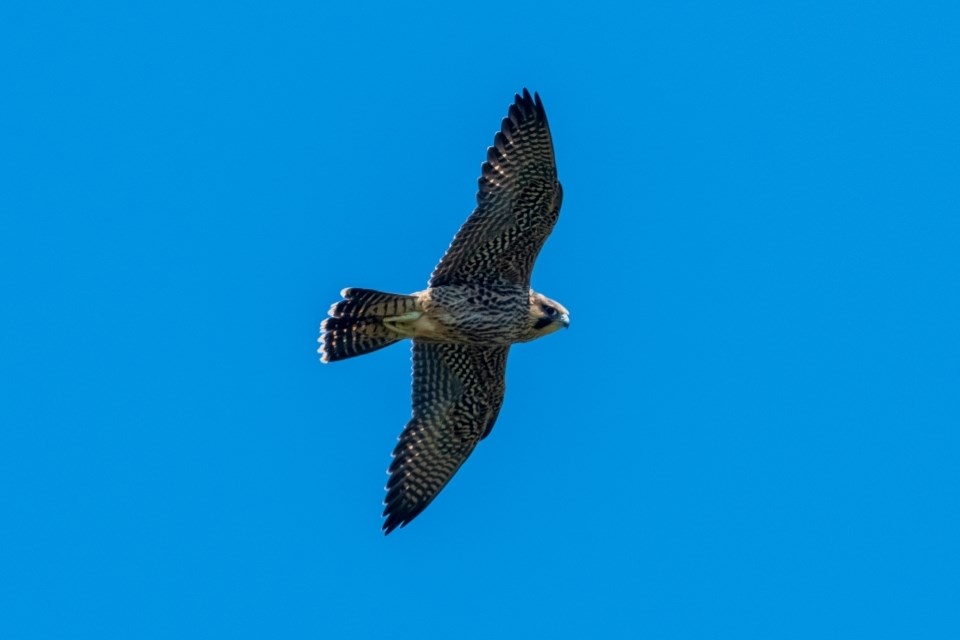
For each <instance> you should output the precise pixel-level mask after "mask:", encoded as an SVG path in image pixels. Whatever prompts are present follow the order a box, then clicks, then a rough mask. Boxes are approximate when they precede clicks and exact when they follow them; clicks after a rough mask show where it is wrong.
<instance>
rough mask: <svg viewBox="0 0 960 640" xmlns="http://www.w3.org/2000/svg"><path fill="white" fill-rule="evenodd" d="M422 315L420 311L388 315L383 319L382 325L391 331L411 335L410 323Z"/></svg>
mask: <svg viewBox="0 0 960 640" xmlns="http://www.w3.org/2000/svg"><path fill="white" fill-rule="evenodd" d="M422 315H423V312H422V311H411V312H409V313H404V314H401V315H399V316H390V317H387V318H384V319H383V326H385V327H387V328H388V329H390V330H391V331H396V332H397V333H399V334H400V335H403V336H412V335H413V333H414V331H413V327H412V326H411V325H412V324H413V323H414V322H416V321H417V320H419V319H420V316H422Z"/></svg>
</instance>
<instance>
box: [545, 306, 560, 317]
mask: <svg viewBox="0 0 960 640" xmlns="http://www.w3.org/2000/svg"><path fill="white" fill-rule="evenodd" d="M543 312H544V313H545V314H546V315H548V316H550V317H551V318H552V317H553V316H555V315H557V310H556V309H554V308H553V307H550V306H547V305H543Z"/></svg>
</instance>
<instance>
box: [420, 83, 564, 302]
mask: <svg viewBox="0 0 960 640" xmlns="http://www.w3.org/2000/svg"><path fill="white" fill-rule="evenodd" d="M478 182H479V190H478V192H477V208H476V209H475V210H474V211H473V213H472V214H471V215H470V217H469V218H468V219H467V221H466V222H465V223H464V224H463V226H462V227H461V228H460V231H458V232H457V235H456V237H455V238H454V239H453V242H452V243H451V244H450V247H449V248H448V249H447V252H446V254H444V256H443V258H442V259H441V260H440V263H439V264H438V265H437V267H436V269H434V271H433V274H432V276H431V278H430V286H431V287H439V286H444V285H450V284H467V283H506V284H517V285H522V286H524V287H529V286H530V276H531V273H532V272H533V263H534V262H535V261H536V259H537V255H538V254H539V253H540V249H541V248H542V247H543V244H544V242H546V239H547V236H549V235H550V232H551V231H552V230H553V227H554V225H555V224H556V222H557V218H558V216H559V214H560V204H561V201H562V199H563V190H562V188H561V186H560V183H559V182H558V181H557V167H556V162H555V161H554V156H553V140H552V139H551V137H550V127H549V125H548V124H547V114H546V112H545V111H544V109H543V103H542V102H541V101H540V96H539V95H537V94H534V95H533V97H531V96H530V92H529V91H527V90H526V89H524V90H523V95H517V96H516V97H515V99H514V103H513V104H512V105H510V109H509V111H508V112H507V117H506V118H504V119H503V122H502V123H501V125H500V131H498V132H497V134H496V135H495V136H494V138H493V146H491V147H490V148H489V149H487V160H486V162H484V163H483V166H482V167H481V172H480V179H479V181H478Z"/></svg>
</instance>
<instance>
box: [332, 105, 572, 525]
mask: <svg viewBox="0 0 960 640" xmlns="http://www.w3.org/2000/svg"><path fill="white" fill-rule="evenodd" d="M481 169H482V171H481V175H480V179H479V185H480V186H479V192H478V193H477V208H476V209H474V211H473V213H472V214H471V215H470V217H469V218H467V221H466V222H465V223H464V224H463V226H462V227H461V228H460V230H459V231H458V232H457V235H456V236H455V237H454V239H453V242H451V243H450V247H449V248H448V249H447V252H446V253H445V254H444V256H443V258H441V259H440V263H439V264H438V265H437V267H436V268H435V269H434V270H433V274H432V275H431V276H430V281H429V283H428V284H427V288H426V289H424V290H423V291H418V292H416V293H412V294H409V295H401V294H394V293H383V292H380V291H373V290H370V289H356V288H350V289H344V290H343V291H341V292H340V295H341V297H342V298H343V299H342V300H340V301H339V302H337V303H335V304H334V305H333V306H331V307H330V311H329V317H328V318H327V319H326V320H324V321H323V324H321V325H320V331H321V335H320V338H319V340H318V341H319V342H320V348H319V349H318V352H319V353H320V356H321V361H323V362H333V361H334V360H342V359H344V358H351V357H353V356H359V355H362V354H364V353H370V352H371V351H375V350H377V349H382V348H383V347H386V346H389V345H391V344H393V343H394V342H398V341H400V340H403V339H404V338H411V339H412V341H413V416H412V417H411V419H410V421H409V422H408V423H407V426H406V428H404V430H403V432H402V433H401V434H400V438H399V443H398V444H397V447H396V449H394V451H393V462H392V464H391V465H390V468H389V469H388V471H387V473H388V474H389V476H390V478H389V480H388V481H387V486H386V491H387V496H386V498H385V500H384V504H385V505H386V508H385V509H384V511H383V516H384V518H386V519H385V520H384V523H383V530H384V533H386V534H389V533H390V532H391V531H393V530H394V529H396V528H397V527H404V526H406V525H407V524H409V522H410V521H411V520H413V519H414V518H415V517H416V516H417V515H419V514H420V512H421V511H423V510H424V509H425V508H426V507H427V505H429V504H430V502H431V501H432V500H433V499H434V498H435V497H436V496H437V494H438V493H440V490H441V489H443V487H444V486H446V484H447V482H449V481H450V478H452V477H453V475H454V474H455V473H456V472H457V470H458V469H459V468H460V466H461V465H462V464H463V463H464V462H465V461H466V459H467V457H468V456H469V455H470V453H471V452H472V451H473V449H474V447H476V446H477V443H478V442H480V441H481V440H483V439H484V438H485V437H486V436H487V435H488V434H489V433H490V430H491V429H492V428H493V423H494V422H495V421H496V419H497V414H498V413H499V412H500V405H501V404H502V403H503V394H504V390H505V389H506V381H505V379H504V376H505V372H506V366H507V352H508V351H509V349H510V345H512V344H514V343H516V342H528V341H530V340H534V339H536V338H539V337H541V336H545V335H547V334H549V333H553V332H554V331H556V330H557V329H559V328H560V327H567V326H569V325H570V317H569V315H568V313H567V310H566V309H565V308H564V307H563V305H561V304H559V303H558V302H555V301H553V300H551V299H550V298H547V297H546V296H544V295H542V294H540V293H537V292H536V291H534V290H533V289H531V288H530V274H531V272H532V271H533V263H534V261H535V260H536V259H537V254H539V253H540V249H541V247H542V246H543V243H544V242H545V241H546V239H547V236H548V235H550V232H551V231H552V230H553V226H554V224H556V222H557V218H558V216H559V214H560V202H561V200H562V198H563V190H562V189H561V187H560V183H559V182H558V181H557V168H556V165H555V163H554V158H553V142H552V140H551V139H550V128H549V127H548V126H547V116H546V113H545V112H544V110H543V103H542V102H541V101H540V96H539V95H537V94H536V93H534V94H533V97H531V96H530V92H529V91H527V90H526V89H524V90H523V95H516V96H515V98H514V102H513V104H512V105H510V108H509V111H508V113H507V117H506V118H504V119H503V122H502V123H501V125H500V131H499V132H498V133H497V134H496V136H494V139H493V146H492V147H490V148H489V149H487V160H486V162H484V163H483V165H482V167H481Z"/></svg>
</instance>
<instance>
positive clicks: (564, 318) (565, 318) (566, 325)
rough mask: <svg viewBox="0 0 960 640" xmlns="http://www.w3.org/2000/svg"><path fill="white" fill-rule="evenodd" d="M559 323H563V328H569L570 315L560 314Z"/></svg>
mask: <svg viewBox="0 0 960 640" xmlns="http://www.w3.org/2000/svg"><path fill="white" fill-rule="evenodd" d="M560 324H562V325H563V328H564V329H569V328H570V316H569V315H567V314H566V313H565V314H563V315H562V316H560Z"/></svg>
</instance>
